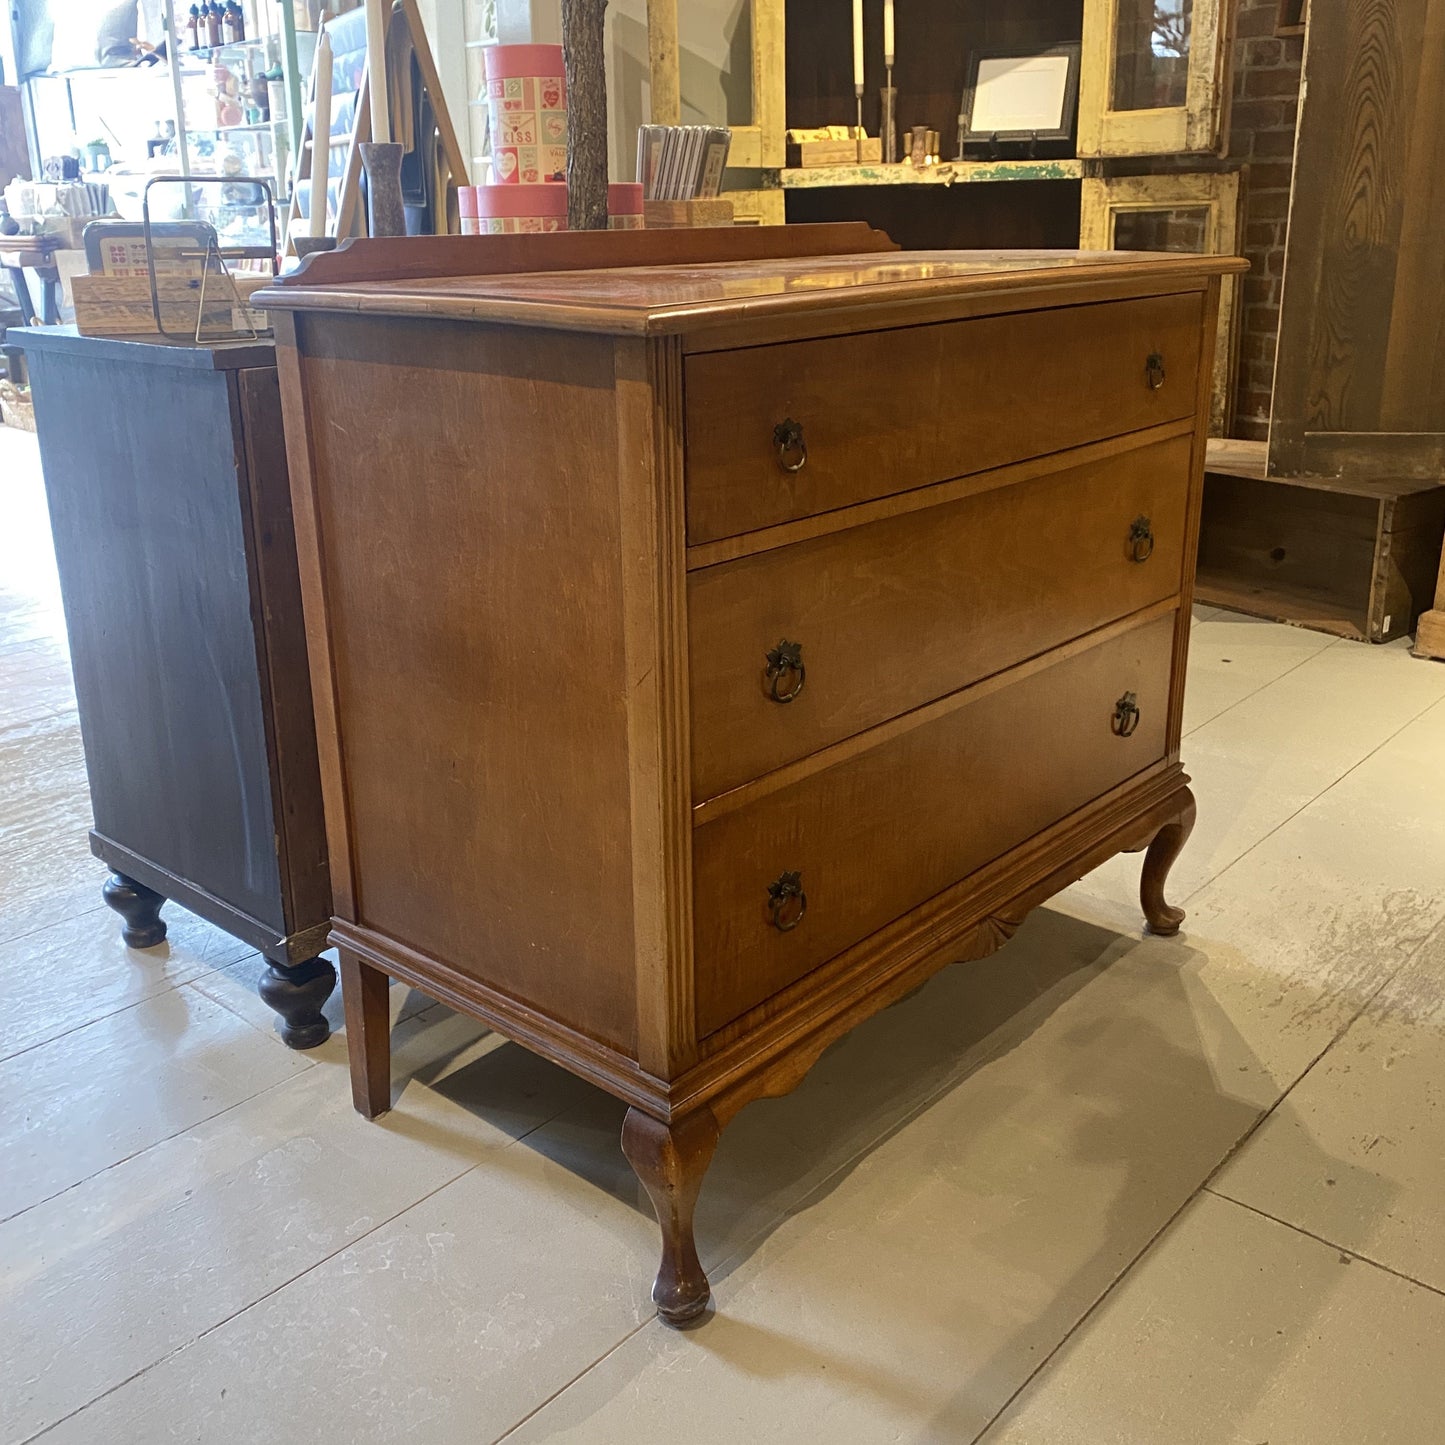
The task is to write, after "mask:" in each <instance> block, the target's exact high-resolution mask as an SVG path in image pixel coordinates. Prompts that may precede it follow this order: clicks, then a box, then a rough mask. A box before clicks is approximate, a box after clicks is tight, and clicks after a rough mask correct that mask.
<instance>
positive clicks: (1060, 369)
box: [684, 292, 1204, 545]
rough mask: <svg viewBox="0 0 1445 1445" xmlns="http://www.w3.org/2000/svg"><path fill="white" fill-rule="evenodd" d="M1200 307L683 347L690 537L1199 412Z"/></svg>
mask: <svg viewBox="0 0 1445 1445" xmlns="http://www.w3.org/2000/svg"><path fill="white" fill-rule="evenodd" d="M1203 304H1204V303H1203V296H1202V295H1201V294H1200V293H1198V292H1188V293H1185V294H1181V295H1176V296H1151V297H1145V298H1142V299H1139V300H1134V301H1107V302H1100V303H1098V304H1096V305H1091V306H1070V307H1065V308H1061V309H1059V310H1055V311H1024V312H1015V313H1012V314H1010V315H1007V316H984V317H979V318H977V319H974V320H968V321H948V322H941V323H938V324H935V325H929V326H910V327H904V328H900V329H897V330H892V331H865V332H858V333H856V334H854V335H851V336H832V337H823V338H819V339H817V340H813V341H790V342H787V343H785V344H783V345H780V346H757V347H750V348H748V349H746V350H742V351H718V352H703V353H699V354H697V355H693V356H689V357H688V358H687V359H686V362H685V368H686V369H685V385H684V409H685V417H686V426H687V539H688V542H689V543H691V544H693V545H696V544H698V543H700V542H712V541H716V540H718V539H719V538H721V537H731V536H735V535H737V534H738V533H740V532H750V531H753V530H755V529H757V528H759V527H768V526H773V525H774V524H776V523H779V522H788V521H792V520H794V519H795V518H798V517H808V516H812V515H814V514H815V513H817V512H826V511H830V510H832V509H833V508H835V507H846V506H850V505H852V504H853V503H855V502H863V501H868V500H869V499H871V498H874V497H883V496H888V495H890V494H891V493H893V492H902V491H907V490H909V489H910V488H912V487H921V486H927V485H929V484H930V483H932V482H941V481H946V480H948V479H949V478H950V477H959V476H965V475H967V474H968V473H970V472H978V471H984V470H985V469H987V468H989V467H997V466H1003V465H1006V464H1007V463H1009V462H1016V461H1022V460H1024V459H1025V458H1027V457H1036V456H1044V455H1046V454H1047V453H1049V452H1055V451H1060V450H1062V449H1063V448H1065V447H1072V446H1078V445H1081V444H1083V443H1085V442H1090V441H1097V440H1099V439H1101V438H1103V437H1109V436H1118V435H1120V434H1121V433H1123V432H1130V431H1137V430H1139V429H1140V428H1142V427H1147V426H1154V425H1157V424H1159V423H1161V422H1167V421H1177V420H1178V419H1179V418H1181V417H1186V416H1190V415H1192V414H1193V412H1194V409H1195V402H1196V395H1195V375H1196V372H1197V370H1198V366H1199V344H1200V336H1201V328H1202V325H1203ZM1151 358H1157V363H1156V364H1155V365H1152V366H1151V364H1150V362H1151ZM789 422H792V423H796V426H797V429H796V430H794V431H793V432H792V433H791V435H790V434H789V433H788V431H787V429H786V428H785V426H784V424H785V423H789ZM799 435H800V439H799Z"/></svg>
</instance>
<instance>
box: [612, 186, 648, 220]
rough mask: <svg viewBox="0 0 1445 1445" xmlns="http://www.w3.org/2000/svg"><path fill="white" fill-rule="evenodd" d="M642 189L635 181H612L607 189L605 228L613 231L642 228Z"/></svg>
mask: <svg viewBox="0 0 1445 1445" xmlns="http://www.w3.org/2000/svg"><path fill="white" fill-rule="evenodd" d="M643 224H644V222H643V205H642V187H641V185H639V184H638V183H637V182H636V181H613V182H612V184H611V185H610V186H608V187H607V226H608V229H609V230H613V231H638V230H641V229H642V227H643Z"/></svg>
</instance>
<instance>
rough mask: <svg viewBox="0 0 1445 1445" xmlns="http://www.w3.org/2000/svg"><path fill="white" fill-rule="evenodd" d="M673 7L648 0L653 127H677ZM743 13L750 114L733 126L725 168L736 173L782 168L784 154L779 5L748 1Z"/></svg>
mask: <svg viewBox="0 0 1445 1445" xmlns="http://www.w3.org/2000/svg"><path fill="white" fill-rule="evenodd" d="M677 6H678V0H647V54H648V72H649V78H650V81H651V87H652V121H653V123H654V124H655V125H680V124H681V123H682V80H681V70H680V65H679V51H678V38H677ZM748 9H749V12H750V16H751V21H752V102H753V113H752V116H751V119H750V121H749V123H748V124H747V125H735V126H733V127H732V133H733V139H732V149H731V151H730V152H729V154H728V165H729V167H731V168H736V169H739V170H764V169H774V168H777V167H781V166H782V165H783V163H784V160H785V159H786V151H787V145H786V140H785V135H786V129H787V119H786V116H787V79H786V76H785V74H784V67H783V35H784V15H783V0H749V5H748ZM729 194H731V193H729ZM764 209H767V208H766V207H764ZM764 219H767V217H765V218H764Z"/></svg>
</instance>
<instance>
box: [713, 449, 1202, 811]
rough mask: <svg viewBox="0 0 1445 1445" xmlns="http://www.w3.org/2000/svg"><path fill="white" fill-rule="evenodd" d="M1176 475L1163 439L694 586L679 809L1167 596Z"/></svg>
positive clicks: (1175, 540) (1183, 508) (1182, 460)
mask: <svg viewBox="0 0 1445 1445" xmlns="http://www.w3.org/2000/svg"><path fill="white" fill-rule="evenodd" d="M1189 465H1190V440H1189V438H1188V437H1176V438H1174V439H1172V440H1170V441H1165V442H1158V443H1155V444H1154V445H1152V446H1147V447H1141V448H1138V449H1137V450H1135V451H1130V452H1125V453H1123V454H1121V455H1118V456H1113V457H1109V458H1106V459H1105V460H1103V461H1099V462H1094V463H1091V464H1089V465H1087V466H1081V467H1073V468H1069V469H1068V470H1065V471H1060V472H1055V473H1052V474H1050V475H1047V476H1044V477H1039V478H1035V479H1034V480H1032V481H1028V482H1019V483H1015V484H1014V485H1011V486H1006V487H1000V488H998V489H997V490H994V491H989V492H983V493H980V494H977V495H975V496H971V497H965V498H963V499H961V500H959V501H956V502H949V503H944V504H942V505H939V506H935V507H928V508H924V509H922V510H920V511H916V512H909V513H906V514H904V515H902V516H898V517H890V518H888V519H886V520H884V521H879V522H871V523H868V524H867V525H865V526H861V527H854V528H851V529H849V530H847V531H842V532H835V533H832V534H830V535H828V536H823V537H817V538H814V539H813V540H811V541H808V542H799V543H796V544H794V545H793V546H790V547H782V548H778V549H777V550H775V551H770V552H760V553H756V554H754V555H753V556H750V557H743V558H739V559H738V560H737V561H734V562H725V563H721V564H719V565H718V566H715V567H707V568H703V569H702V570H700V571H698V572H694V573H693V574H692V575H691V576H690V577H689V579H688V615H689V624H688V649H689V661H690V670H691V690H692V793H693V800H694V802H703V801H705V800H706V799H708V798H711V797H715V796H716V795H717V794H719V793H722V792H726V791H727V790H728V789H729V788H734V787H737V786H739V785H740V784H742V783H746V782H749V781H750V780H752V779H753V778H756V777H760V776H761V775H762V774H763V773H766V772H769V771H771V770H772V769H773V768H777V767H781V766H782V765H783V764H785V763H789V762H794V761H796V760H797V759H799V758H802V757H806V756H807V755H808V754H809V753H813V752H816V751H817V750H818V749H819V748H823V747H826V746H828V745H829V744H830V743H834V742H837V741H839V740H840V739H841V738H845V737H848V736H850V735H851V734H853V733H856V732H861V731H862V730H863V729H864V728H869V727H873V726H875V725H876V724H878V723H880V722H884V721H886V720H887V719H888V718H890V717H896V716H897V715H898V714H900V713H904V712H907V711H909V710H910V709H912V708H915V707H919V706H921V705H922V704H923V703H926V702H930V701H932V700H933V699H934V698H937V697H942V696H944V695H945V694H946V693H950V692H954V691H956V690H957V689H959V688H961V687H966V686H968V685H969V684H970V683H972V682H976V681H977V680H978V679H980V678H983V677H987V676H988V675H989V674H991V673H994V672H997V671H999V670H1001V669H1002V668H1005V667H1011V666H1012V665H1014V664H1015V663H1018V662H1022V661H1024V660H1025V659H1026V658H1029V657H1033V656H1035V655H1037V654H1038V653H1041V652H1045V651H1047V650H1048V649H1050V648H1052V647H1057V646H1058V645H1059V644H1061V643H1063V642H1067V641H1068V640H1069V639H1071V638H1074V637H1078V636H1080V635H1081V634H1083V633H1085V632H1089V631H1091V630H1092V629H1093V628H1095V627H1100V626H1103V625H1104V624H1105V623H1107V622H1112V621H1114V620H1115V619H1116V618H1119V617H1124V616H1127V615H1128V614H1129V613H1131V612H1135V611H1138V610H1139V609H1140V608H1143V607H1147V606H1149V605H1150V604H1151V603H1154V602H1159V601H1162V600H1163V599H1164V598H1166V597H1172V596H1173V595H1174V593H1175V592H1177V591H1178V589H1179V584H1180V578H1181V574H1182V566H1183V550H1184V527H1185V519H1186V515H1187V498H1188V490H1189ZM770 654H771V656H770Z"/></svg>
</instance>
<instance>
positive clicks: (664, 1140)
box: [622, 1109, 718, 1325]
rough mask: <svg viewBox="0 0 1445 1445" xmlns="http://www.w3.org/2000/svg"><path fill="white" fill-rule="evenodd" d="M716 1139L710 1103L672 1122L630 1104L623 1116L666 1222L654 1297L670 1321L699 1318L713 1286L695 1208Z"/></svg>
mask: <svg viewBox="0 0 1445 1445" xmlns="http://www.w3.org/2000/svg"><path fill="white" fill-rule="evenodd" d="M717 1139H718V1124H717V1120H716V1119H715V1118H714V1117H713V1114H712V1110H711V1109H699V1110H697V1112H696V1113H693V1114H689V1115H688V1116H687V1117H686V1118H685V1119H682V1120H679V1121H677V1122H675V1123H673V1124H672V1125H667V1124H661V1123H659V1122H658V1121H657V1120H656V1119H654V1118H653V1117H652V1116H651V1115H650V1114H644V1113H642V1111H641V1110H639V1109H629V1110H628V1111H627V1117H626V1119H624V1120H623V1121H622V1152H623V1153H624V1154H625V1155H626V1156H627V1162H628V1163H629V1164H631V1165H632V1169H633V1172H634V1173H635V1174H636V1175H637V1177H638V1179H640V1180H641V1181H642V1187H643V1188H644V1189H645V1190H647V1194H648V1197H649V1198H650V1199H651V1200H652V1208H653V1210H654V1212H655V1213H656V1214H657V1222H658V1224H660V1225H661V1226H662V1266H661V1268H660V1269H659V1270H658V1271H657V1281H656V1283H655V1284H654V1285H653V1286H652V1301H653V1303H654V1304H655V1305H656V1306H657V1313H658V1314H659V1315H661V1316H662V1318H663V1319H664V1320H665V1321H666V1322H667V1323H668V1324H670V1325H685V1324H687V1323H688V1322H689V1321H691V1320H695V1319H697V1318H698V1316H699V1315H701V1314H702V1312H703V1311H704V1310H705V1309H706V1308H707V1302H708V1297H709V1295H710V1294H711V1292H712V1291H711V1288H710V1287H709V1285H708V1282H707V1275H705V1274H704V1273H703V1270H702V1265H701V1264H700V1263H699V1262H698V1257H697V1244H696V1243H695V1241H694V1240H693V1235H692V1211H693V1208H694V1206H695V1205H696V1204H697V1195H698V1190H699V1189H700V1188H701V1187H702V1176H703V1175H704V1174H705V1173H706V1172H707V1166H708V1164H709V1163H711V1161H712V1153H713V1150H714V1149H715V1148H717Z"/></svg>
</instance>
